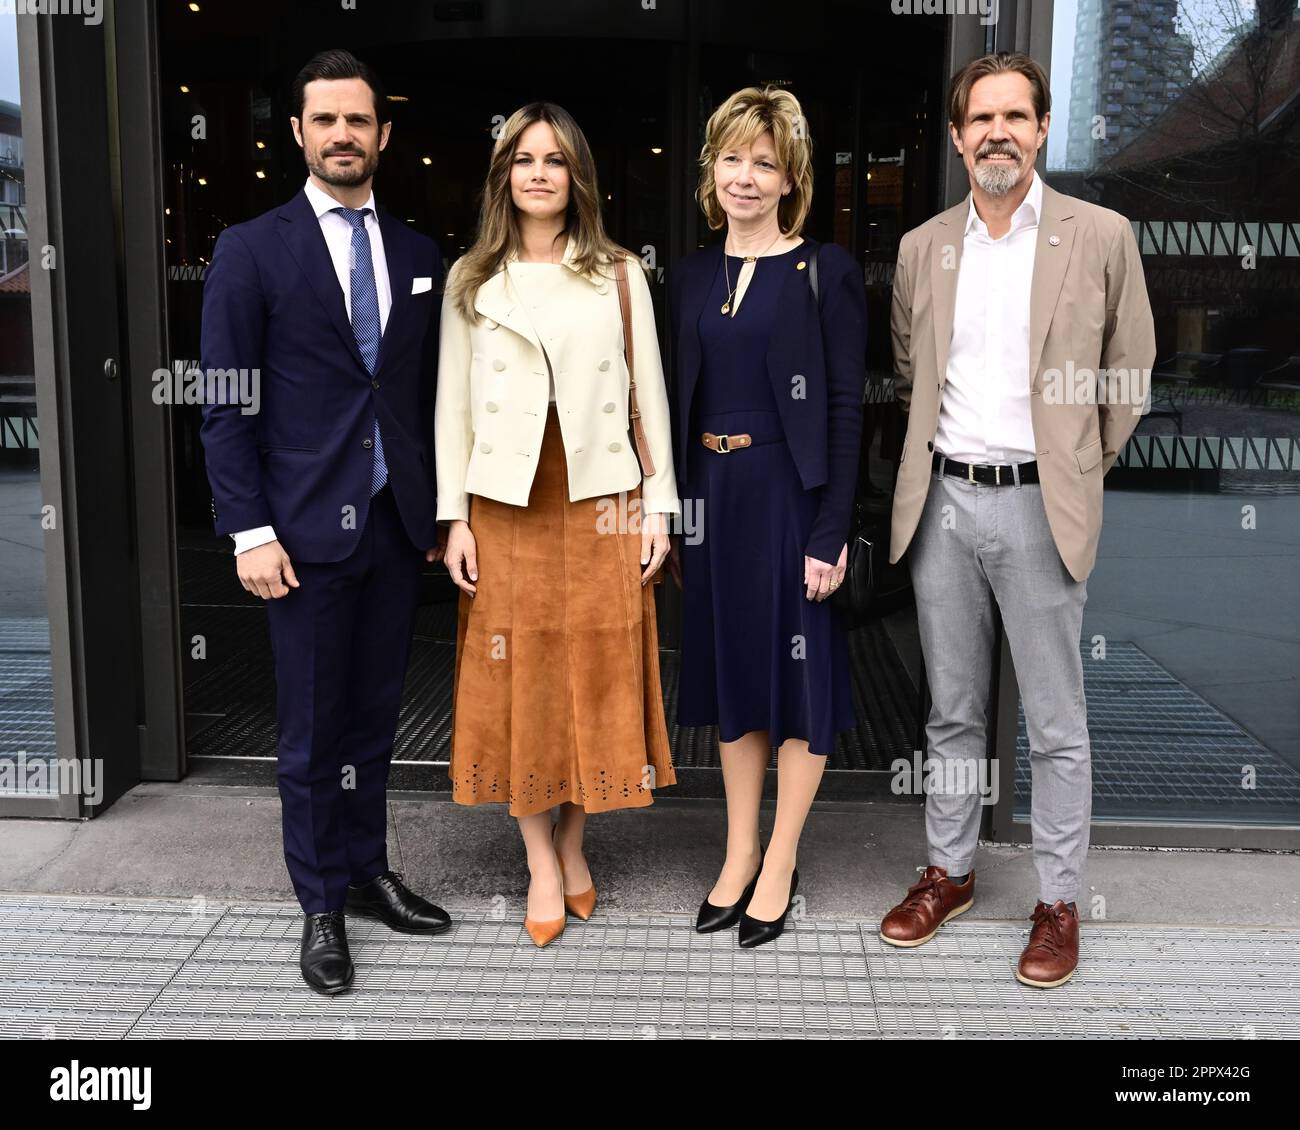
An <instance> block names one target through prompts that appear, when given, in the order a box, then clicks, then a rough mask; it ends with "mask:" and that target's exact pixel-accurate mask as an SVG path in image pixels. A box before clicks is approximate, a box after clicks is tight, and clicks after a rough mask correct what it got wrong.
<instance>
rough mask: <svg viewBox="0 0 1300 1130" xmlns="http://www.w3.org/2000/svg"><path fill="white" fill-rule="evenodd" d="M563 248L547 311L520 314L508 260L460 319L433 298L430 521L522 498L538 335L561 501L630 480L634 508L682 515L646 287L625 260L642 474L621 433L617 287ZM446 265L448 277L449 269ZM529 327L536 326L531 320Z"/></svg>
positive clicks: (624, 386) (536, 449) (536, 426)
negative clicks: (437, 328) (561, 466)
mask: <svg viewBox="0 0 1300 1130" xmlns="http://www.w3.org/2000/svg"><path fill="white" fill-rule="evenodd" d="M572 250H573V245H572V243H570V244H569V245H568V246H566V248H565V252H564V258H563V260H562V266H561V268H560V270H561V278H560V281H559V283H558V284H557V285H556V287H555V288H554V289H553V290H552V291H551V292H550V293H551V301H550V302H548V303H547V304H546V308H545V309H540V310H525V309H524V308H523V307H522V305H521V298H520V294H519V291H518V290H517V288H516V287H515V286H514V285H513V284H512V283H511V280H510V276H509V269H508V268H509V264H507V268H506V269H503V270H501V271H499V272H498V273H497V274H495V275H493V276H492V278H490V279H488V281H487V282H485V283H484V284H483V285H482V286H481V287H479V291H478V294H477V296H476V297H475V299H474V309H475V310H476V311H477V312H478V313H479V314H480V315H481V317H480V319H479V321H478V322H477V323H475V324H471V323H470V322H468V321H467V320H466V319H465V318H464V317H463V316H462V315H461V314H460V313H459V311H457V310H456V309H455V308H454V306H453V305H452V304H451V302H450V301H449V300H447V299H445V298H444V300H443V304H442V327H441V341H440V346H439V350H440V352H439V359H438V391H437V399H436V401H435V403H434V455H435V460H436V466H437V474H438V521H446V520H450V519H456V518H460V519H464V520H466V521H468V519H469V496H470V495H471V494H477V495H482V496H483V497H485V498H493V499H496V500H498V501H500V502H508V503H512V504H514V505H516V506H524V505H527V503H528V494H529V490H530V489H531V487H532V483H533V475H534V473H535V472H536V470H537V461H538V457H539V455H540V454H541V449H542V435H543V433H544V431H545V429H546V414H547V409H548V407H549V403H550V381H549V378H548V376H547V369H546V355H544V354H543V352H542V342H541V341H540V340H539V338H538V334H539V333H540V334H541V335H542V336H543V337H544V338H545V340H546V352H547V355H549V356H550V360H551V365H552V368H553V370H554V376H555V407H556V412H557V415H558V417H559V421H560V432H561V434H562V436H563V437H564V453H565V458H566V460H567V463H568V474H569V499H570V501H575V500H577V499H580V498H591V497H594V496H596V495H608V494H617V493H618V492H620V491H625V490H631V489H632V488H633V487H635V486H637V485H638V484H640V486H641V497H642V506H643V511H644V513H647V514H653V513H671V514H678V513H681V504H680V502H679V501H678V498H677V480H676V478H675V476H674V474H673V453H672V438H671V436H672V433H671V430H670V427H669V421H668V393H667V389H666V388H665V385H664V372H663V364H662V362H661V360H660V356H659V339H658V336H657V335H656V333H655V319H654V307H653V305H652V303H651V299H650V286H649V284H648V283H647V282H646V278H645V273H644V271H643V270H642V269H641V264H640V263H639V262H638V261H637V260H636V259H635V258H633V257H631V256H629V257H628V272H627V274H628V285H629V289H630V291H631V299H632V335H633V345H634V347H635V351H636V352H635V361H636V393H637V404H638V406H639V407H640V409H641V422H642V424H643V425H644V427H645V433H646V440H647V442H648V443H649V445H650V456H651V459H652V460H653V462H654V466H655V473H654V474H653V475H649V476H646V477H645V478H644V481H643V478H642V474H641V465H640V463H639V462H638V460H637V457H636V450H635V447H634V445H633V442H632V439H631V437H630V435H629V432H628V416H627V412H628V372H627V362H626V360H625V359H624V356H623V321H622V317H621V315H620V312H619V302H618V284H617V283H616V282H615V281H614V280H613V279H612V278H609V279H604V278H597V277H586V276H584V275H581V274H579V273H578V272H577V271H576V270H575V269H574V268H573V265H572V254H571V252H572ZM458 266H459V263H458V264H456V266H453V267H452V269H451V273H450V274H449V276H448V281H450V280H451V278H454V277H455V272H456V268H457V267H458ZM534 327H535V328H534Z"/></svg>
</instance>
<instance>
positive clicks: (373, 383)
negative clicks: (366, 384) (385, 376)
mask: <svg viewBox="0 0 1300 1130" xmlns="http://www.w3.org/2000/svg"><path fill="white" fill-rule="evenodd" d="M370 387H371V388H378V387H379V382H378V381H371V382H370Z"/></svg>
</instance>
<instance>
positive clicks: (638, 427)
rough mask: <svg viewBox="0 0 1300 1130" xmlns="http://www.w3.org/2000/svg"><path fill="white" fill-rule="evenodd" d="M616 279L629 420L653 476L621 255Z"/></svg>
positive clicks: (645, 470)
mask: <svg viewBox="0 0 1300 1130" xmlns="http://www.w3.org/2000/svg"><path fill="white" fill-rule="evenodd" d="M614 278H615V280H616V281H617V282H618V307H619V312H620V314H621V315H622V317H623V352H624V355H625V356H626V357H627V380H628V418H629V419H630V421H631V426H632V438H633V440H634V441H635V444H636V454H637V458H638V459H640V460H641V473H642V474H643V475H653V474H654V473H655V465H654V460H653V459H651V458H650V443H649V441H648V440H647V439H646V436H645V425H644V424H642V423H641V410H640V409H639V408H638V407H637V403H636V368H635V366H634V365H633V361H632V356H633V351H632V293H631V291H630V290H629V289H628V284H627V261H626V260H625V259H624V258H623V257H622V256H621V255H620V256H618V257H616V258H615V260H614Z"/></svg>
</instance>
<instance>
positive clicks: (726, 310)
mask: <svg viewBox="0 0 1300 1130" xmlns="http://www.w3.org/2000/svg"><path fill="white" fill-rule="evenodd" d="M780 238H781V233H780V231H778V232H777V233H776V239H774V240H772V242H771V243H769V244H768V245H767V246H766V247H765V248H763V250H762V251H760V252H759V253H758V255H746V256H745V262H746V263H753V262H754V261H755V260H757V259H758V257H759V255H766V254H767V253H768V252H769V251H771V250H772V248H773V247H775V246H776V241H777V240H778V239H780ZM755 269H757V268H755ZM722 270H723V272H724V273H725V274H726V279H727V297H726V299H725V300H724V301H723V303H722V315H723V317H726V316H727V315H728V314H730V313H731V300H732V299H733V298H734V297H735V296H736V291H737V290H739V289H740V275H737V276H736V285H735V287H734V288H733V287H732V285H731V264H730V263H728V262H727V241H726V240H725V239H724V240H723V241H722ZM740 270H741V274H743V273H744V270H745V268H744V266H743V265H742V266H741V268H740Z"/></svg>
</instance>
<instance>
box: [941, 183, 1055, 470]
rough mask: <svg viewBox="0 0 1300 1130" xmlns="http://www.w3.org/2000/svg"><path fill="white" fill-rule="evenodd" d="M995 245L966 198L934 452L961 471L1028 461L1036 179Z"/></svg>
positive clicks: (1039, 206)
mask: <svg viewBox="0 0 1300 1130" xmlns="http://www.w3.org/2000/svg"><path fill="white" fill-rule="evenodd" d="M1031 175H1032V177H1033V180H1032V181H1031V182H1030V185H1029V192H1028V193H1026V195H1025V199H1024V200H1023V201H1022V202H1021V204H1020V207H1019V208H1017V209H1016V211H1015V214H1014V215H1013V216H1012V217H1011V230H1010V231H1008V232H1007V234H1006V235H1004V236H1003V237H1002V238H1001V239H992V238H990V236H989V229H988V226H987V225H986V224H985V223H984V221H983V220H981V219H980V218H979V214H978V213H977V212H976V211H975V200H974V197H973V196H972V198H971V202H970V211H969V212H968V213H967V216H966V232H965V236H964V239H963V242H962V253H961V268H960V270H959V271H958V275H957V300H956V306H955V307H954V310H953V321H952V342H951V344H950V346H949V349H948V368H947V373H946V375H945V387H944V392H943V397H942V400H941V401H940V404H939V427H938V430H937V431H936V432H935V437H934V449H935V451H938V452H942V453H943V454H944V455H947V456H948V457H949V458H951V459H958V460H960V461H961V462H963V463H1025V462H1028V461H1030V460H1032V459H1033V458H1034V455H1035V447H1034V425H1033V420H1032V419H1031V417H1030V405H1029V389H1030V380H1031V376H1032V374H1031V373H1030V372H1029V298H1030V291H1031V286H1032V283H1033V277H1034V250H1035V248H1036V246H1037V244H1038V219H1039V216H1041V215H1042V210H1043V182H1042V181H1041V180H1039V179H1038V173H1037V172H1034V173H1033V174H1031Z"/></svg>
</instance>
